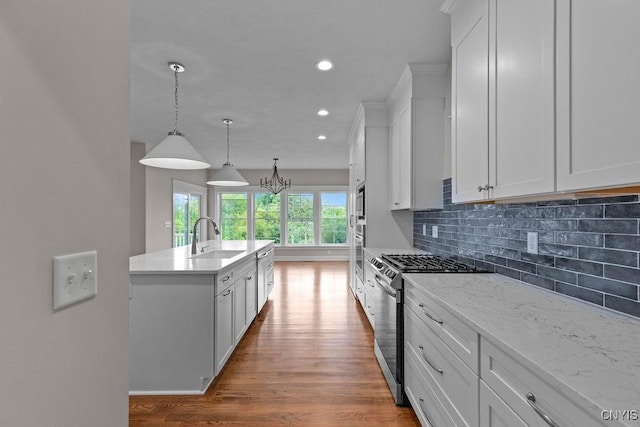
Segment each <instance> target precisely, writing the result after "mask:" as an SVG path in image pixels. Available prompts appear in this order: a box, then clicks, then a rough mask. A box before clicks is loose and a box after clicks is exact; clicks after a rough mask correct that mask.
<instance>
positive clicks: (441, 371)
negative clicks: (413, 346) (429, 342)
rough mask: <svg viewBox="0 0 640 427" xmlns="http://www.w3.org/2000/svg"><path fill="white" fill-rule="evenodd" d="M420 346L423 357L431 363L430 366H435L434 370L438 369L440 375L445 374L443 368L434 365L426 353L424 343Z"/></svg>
mask: <svg viewBox="0 0 640 427" xmlns="http://www.w3.org/2000/svg"><path fill="white" fill-rule="evenodd" d="M418 348H419V349H420V353H422V358H423V359H424V361H425V362H427V363H428V364H429V366H431V367H432V368H433V370H434V371H436V372H437V373H439V374H440V375H442V374H444V371H443V370H442V369H440V368H438V367H437V366H436V365H434V364H433V363H432V362H431V361H430V360H429V358H428V357H427V355H426V354H424V347H423V346H422V345H419V346H418Z"/></svg>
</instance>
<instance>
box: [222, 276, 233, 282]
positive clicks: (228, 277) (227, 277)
mask: <svg viewBox="0 0 640 427" xmlns="http://www.w3.org/2000/svg"><path fill="white" fill-rule="evenodd" d="M229 279H231V275H229V276H224V277H223V278H222V281H223V282H226V281H228V280H229Z"/></svg>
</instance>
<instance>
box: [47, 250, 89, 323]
mask: <svg viewBox="0 0 640 427" xmlns="http://www.w3.org/2000/svg"><path fill="white" fill-rule="evenodd" d="M97 259H98V253H97V252H96V251H90V252H81V253H77V254H70V255H62V256H57V257H54V258H53V309H54V310H60V309H62V308H65V307H68V306H70V305H73V304H76V303H78V302H80V301H84V300H87V299H89V298H93V297H94V296H96V293H97V287H98V283H97V282H98V280H97V271H96V266H97V264H98V263H97Z"/></svg>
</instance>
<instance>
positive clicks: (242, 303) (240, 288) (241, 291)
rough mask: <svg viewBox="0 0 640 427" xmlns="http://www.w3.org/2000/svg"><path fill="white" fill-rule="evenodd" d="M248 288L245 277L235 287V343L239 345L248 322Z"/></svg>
mask: <svg viewBox="0 0 640 427" xmlns="http://www.w3.org/2000/svg"><path fill="white" fill-rule="evenodd" d="M246 304H247V288H246V282H245V280H244V276H243V277H241V278H240V279H238V280H237V281H236V283H235V284H234V285H233V336H234V340H233V343H234V344H237V343H238V342H239V341H240V338H242V335H244V331H245V330H246V325H247V320H246V314H247V308H246V307H247V306H246Z"/></svg>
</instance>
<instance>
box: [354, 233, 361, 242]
mask: <svg viewBox="0 0 640 427" xmlns="http://www.w3.org/2000/svg"><path fill="white" fill-rule="evenodd" d="M353 238H354V239H356V240H359V241H361V242H362V240H363V237H362V236H360V235H359V234H354V235H353Z"/></svg>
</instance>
